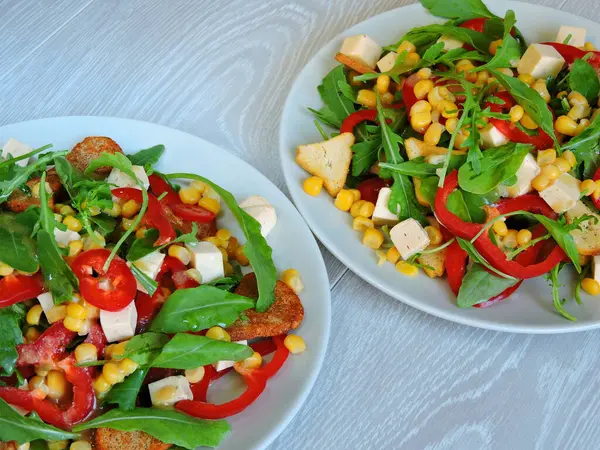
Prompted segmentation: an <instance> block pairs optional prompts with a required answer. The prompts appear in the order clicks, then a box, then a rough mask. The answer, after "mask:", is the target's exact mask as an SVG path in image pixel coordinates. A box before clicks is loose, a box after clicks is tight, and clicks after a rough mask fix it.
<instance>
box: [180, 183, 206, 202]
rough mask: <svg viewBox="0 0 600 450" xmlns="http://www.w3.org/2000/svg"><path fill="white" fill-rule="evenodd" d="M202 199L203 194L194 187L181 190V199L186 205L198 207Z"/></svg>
mask: <svg viewBox="0 0 600 450" xmlns="http://www.w3.org/2000/svg"><path fill="white" fill-rule="evenodd" d="M201 197H202V192H200V191H199V190H198V189H195V188H193V187H185V188H181V189H180V190H179V198H180V200H181V201H182V202H183V203H185V204H186V205H196V204H197V203H198V202H199V201H200V198H201Z"/></svg>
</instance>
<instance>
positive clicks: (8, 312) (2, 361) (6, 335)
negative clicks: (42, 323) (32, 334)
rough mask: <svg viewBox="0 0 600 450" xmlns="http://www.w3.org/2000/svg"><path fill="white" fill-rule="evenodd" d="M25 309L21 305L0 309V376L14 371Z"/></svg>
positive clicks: (21, 339)
mask: <svg viewBox="0 0 600 450" xmlns="http://www.w3.org/2000/svg"><path fill="white" fill-rule="evenodd" d="M24 318H25V308H24V307H23V305H21V304H17V305H12V306H9V307H7V308H2V309H0V369H1V370H0V375H2V376H10V375H12V374H13V372H14V371H15V364H16V362H17V358H18V356H19V355H18V354H17V345H18V344H22V343H23V333H22V332H21V326H22V325H23V320H24Z"/></svg>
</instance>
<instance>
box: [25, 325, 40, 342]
mask: <svg viewBox="0 0 600 450" xmlns="http://www.w3.org/2000/svg"><path fill="white" fill-rule="evenodd" d="M41 335H42V333H40V332H39V330H38V329H37V328H35V327H30V328H28V329H27V331H26V332H25V340H26V341H27V343H28V344H31V343H33V342H35V341H37V339H38V338H39V337H40V336H41Z"/></svg>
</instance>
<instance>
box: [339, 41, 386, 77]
mask: <svg viewBox="0 0 600 450" xmlns="http://www.w3.org/2000/svg"><path fill="white" fill-rule="evenodd" d="M381 52H382V49H381V46H380V45H379V44H377V42H375V41H374V40H373V39H371V38H370V37H369V36H367V35H366V34H357V35H356V36H350V37H348V38H346V39H344V43H343V44H342V48H341V49H340V53H341V54H342V55H346V56H348V57H350V58H352V59H354V60H355V61H358V62H360V63H362V64H364V65H365V66H368V67H370V68H371V69H374V68H375V64H377V60H379V57H380V56H381Z"/></svg>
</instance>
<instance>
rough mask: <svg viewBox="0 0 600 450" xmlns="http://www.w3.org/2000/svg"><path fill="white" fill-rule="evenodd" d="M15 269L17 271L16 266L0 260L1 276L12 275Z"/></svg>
mask: <svg viewBox="0 0 600 450" xmlns="http://www.w3.org/2000/svg"><path fill="white" fill-rule="evenodd" d="M14 271H15V269H14V268H12V267H11V266H9V265H8V264H6V263H4V262H2V261H0V276H1V277H7V276H9V275H11V274H12V273H13V272H14Z"/></svg>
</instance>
